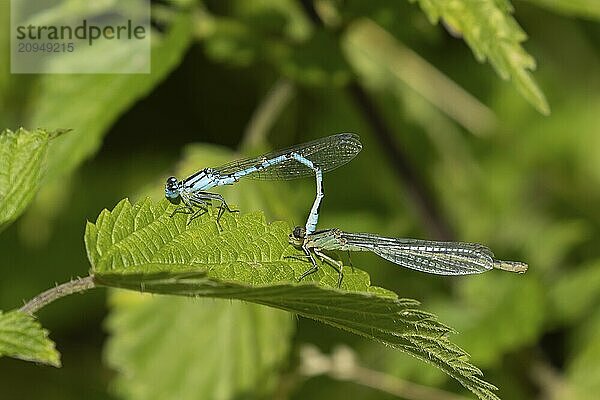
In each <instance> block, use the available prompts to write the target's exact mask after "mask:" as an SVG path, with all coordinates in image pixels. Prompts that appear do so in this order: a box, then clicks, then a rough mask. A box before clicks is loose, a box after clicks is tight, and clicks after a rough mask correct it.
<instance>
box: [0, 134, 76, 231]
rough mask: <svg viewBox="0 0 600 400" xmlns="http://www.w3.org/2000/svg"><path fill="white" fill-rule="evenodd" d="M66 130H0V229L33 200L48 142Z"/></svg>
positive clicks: (41, 172)
mask: <svg viewBox="0 0 600 400" xmlns="http://www.w3.org/2000/svg"><path fill="white" fill-rule="evenodd" d="M62 132H64V131H56V132H47V131H45V130H41V129H37V130H35V131H31V132H30V131H26V130H25V129H23V128H21V129H19V130H18V131H16V132H12V131H11V130H8V129H7V130H5V131H3V132H0V231H1V230H2V229H4V228H5V227H6V226H7V225H8V224H9V223H11V222H12V221H14V220H15V219H16V218H17V217H18V216H19V215H21V213H22V212H23V211H24V210H25V208H26V207H27V205H28V204H29V203H30V202H31V200H33V197H34V195H35V194H36V193H37V191H38V188H39V183H40V179H41V177H42V174H43V169H44V164H45V161H46V154H47V152H48V144H49V142H50V140H51V139H53V138H54V137H56V136H58V135H59V134H60V133H62Z"/></svg>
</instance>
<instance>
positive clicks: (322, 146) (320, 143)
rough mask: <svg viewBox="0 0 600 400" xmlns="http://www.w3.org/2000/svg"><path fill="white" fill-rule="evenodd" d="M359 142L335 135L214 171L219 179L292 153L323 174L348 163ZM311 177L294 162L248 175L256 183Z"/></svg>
mask: <svg viewBox="0 0 600 400" xmlns="http://www.w3.org/2000/svg"><path fill="white" fill-rule="evenodd" d="M361 149H362V144H361V143H360V138H359V137H358V136H357V135H355V134H353V133H339V134H337V135H332V136H327V137H324V138H321V139H317V140H313V141H312V142H307V143H302V144H298V145H295V146H292V147H288V148H287V149H283V150H277V151H274V152H271V153H267V154H263V155H261V156H259V157H254V158H247V159H244V160H236V161H233V162H231V163H229V164H225V165H223V166H221V167H218V168H214V171H215V172H216V173H218V174H219V175H221V176H224V175H229V174H232V173H234V172H237V171H241V170H244V169H246V168H249V167H252V166H256V165H258V164H260V163H262V162H263V160H265V159H271V158H275V157H278V156H281V155H285V154H289V153H291V152H296V153H298V154H300V155H301V156H303V157H305V158H306V159H308V160H310V161H312V162H313V163H314V164H315V165H317V166H318V167H320V168H321V169H322V170H323V172H327V171H331V170H334V169H336V168H338V167H340V166H342V165H344V164H346V163H347V162H349V161H350V160H352V159H353V158H354V157H356V155H357V154H358V153H359V152H360V151H361ZM306 176H314V172H313V170H311V169H310V168H308V167H307V166H305V165H303V164H301V163H299V162H298V161H296V160H294V159H289V160H285V161H283V162H281V163H279V164H276V165H272V166H270V167H267V168H265V169H261V170H259V171H256V172H253V173H251V174H249V175H248V178H251V179H260V180H289V179H296V178H302V177H306Z"/></svg>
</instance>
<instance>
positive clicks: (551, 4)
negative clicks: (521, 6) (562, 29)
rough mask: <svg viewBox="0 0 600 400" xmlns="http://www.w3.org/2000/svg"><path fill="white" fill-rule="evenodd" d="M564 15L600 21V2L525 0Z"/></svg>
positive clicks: (588, 0)
mask: <svg viewBox="0 0 600 400" xmlns="http://www.w3.org/2000/svg"><path fill="white" fill-rule="evenodd" d="M525 1H528V2H529V3H532V4H535V5H537V6H540V7H544V8H547V9H548V10H552V11H555V12H558V13H561V14H564V15H569V16H573V17H583V18H590V19H599V20H600V1H590V0H525Z"/></svg>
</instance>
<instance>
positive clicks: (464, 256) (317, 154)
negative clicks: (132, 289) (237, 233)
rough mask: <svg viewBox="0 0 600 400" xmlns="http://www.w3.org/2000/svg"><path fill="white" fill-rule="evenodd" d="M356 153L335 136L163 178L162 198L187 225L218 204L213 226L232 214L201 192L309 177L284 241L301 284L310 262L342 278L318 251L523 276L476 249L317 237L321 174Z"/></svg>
mask: <svg viewBox="0 0 600 400" xmlns="http://www.w3.org/2000/svg"><path fill="white" fill-rule="evenodd" d="M361 150H362V144H361V142H360V139H359V137H358V136H357V135H355V134H353V133H340V134H337V135H332V136H327V137H324V138H321V139H317V140H313V141H311V142H307V143H303V144H299V145H296V146H292V147H289V148H287V149H284V150H278V151H274V152H271V153H267V154H264V155H261V156H259V157H254V158H247V159H243V160H237V161H233V162H231V163H229V164H225V165H223V166H220V167H216V168H205V169H202V170H200V171H198V172H196V173H195V174H193V175H191V176H189V177H188V178H186V179H183V180H181V181H180V180H178V179H177V178H175V177H173V176H172V177H169V178H168V179H167V182H166V185H165V196H166V197H167V199H169V201H171V202H172V203H174V204H179V207H178V208H176V209H175V211H173V214H175V213H177V212H182V213H186V214H190V215H191V217H190V221H191V220H192V219H194V218H196V217H198V216H199V215H202V214H203V213H205V212H207V210H208V205H210V204H211V203H212V202H213V201H218V202H220V206H219V213H218V216H217V224H218V223H219V219H220V218H221V215H222V214H223V212H224V211H225V210H226V211H228V212H234V211H237V210H232V209H231V208H230V207H229V205H228V204H227V202H226V201H225V199H224V198H223V197H222V196H221V195H220V194H217V193H212V192H208V191H207V190H209V189H211V188H214V187H217V186H223V185H232V184H234V183H236V182H237V181H239V180H240V178H243V177H245V176H247V177H248V178H252V179H260V180H290V179H296V178H302V177H307V176H312V175H314V176H315V180H316V197H315V200H314V202H313V205H312V207H311V209H310V212H309V214H308V218H307V221H306V225H305V226H304V227H296V228H294V230H293V232H292V233H291V234H290V237H289V241H290V243H291V244H293V245H294V246H296V247H298V248H301V249H302V250H303V252H304V254H305V256H306V259H307V261H309V262H310V263H311V265H312V266H311V267H310V268H309V269H307V270H306V271H305V272H304V273H303V274H302V275H301V276H300V277H299V278H298V279H299V280H302V279H304V278H305V277H307V276H308V275H310V274H312V273H314V272H316V271H317V270H318V264H317V263H316V261H315V256H316V257H318V258H319V259H321V260H322V261H324V262H326V263H328V264H329V265H331V266H332V267H333V268H334V269H335V270H336V271H337V272H338V286H340V285H341V282H342V278H343V265H342V263H341V262H339V261H336V260H334V259H333V258H331V257H330V256H328V255H327V254H325V253H324V251H335V250H343V251H370V252H373V253H375V254H377V255H379V256H380V257H382V258H384V259H386V260H389V261H391V262H393V263H395V264H397V265H400V266H402V267H406V268H410V269H414V270H417V271H421V272H426V273H430V274H438V275H469V274H479V273H482V272H486V271H489V270H491V269H494V268H496V269H502V270H506V271H511V272H517V273H523V272H525V271H526V270H527V264H525V263H521V262H514V261H501V260H497V259H495V258H494V254H493V253H492V251H491V250H490V249H489V248H488V247H486V246H484V245H482V244H479V243H467V242H444V241H430V240H419V239H402V238H390V237H384V236H379V235H375V234H369V233H348V232H344V231H341V230H339V229H328V230H321V231H317V230H316V228H317V223H318V220H319V213H320V207H321V201H322V200H323V197H324V191H323V173H324V172H328V171H331V170H334V169H336V168H338V167H340V166H342V165H344V164H346V163H348V162H349V161H351V160H352V159H353V158H354V157H356V155H357V154H358V153H359V152H360V151H361Z"/></svg>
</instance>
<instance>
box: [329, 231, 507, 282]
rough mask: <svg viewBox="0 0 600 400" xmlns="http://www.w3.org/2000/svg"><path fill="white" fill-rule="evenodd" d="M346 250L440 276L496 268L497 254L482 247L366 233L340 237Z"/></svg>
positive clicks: (471, 244)
mask: <svg viewBox="0 0 600 400" xmlns="http://www.w3.org/2000/svg"><path fill="white" fill-rule="evenodd" d="M341 238H343V239H345V242H346V246H348V247H349V248H350V250H352V247H354V248H358V249H361V250H367V251H372V252H373V253H375V254H377V255H378V256H380V257H382V258H385V259H386V260H388V261H391V262H393V263H395V264H398V265H400V266H402V267H405V268H411V269H414V270H417V271H421V272H427V273H430V274H438V275H468V274H479V273H482V272H486V271H489V270H491V269H492V268H494V262H495V260H494V254H493V253H492V252H491V250H490V249H489V248H488V247H486V246H484V245H482V244H479V243H467V242H439V241H431V240H418V239H399V238H388V237H382V236H377V235H372V234H366V233H346V232H343V233H342V234H341Z"/></svg>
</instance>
